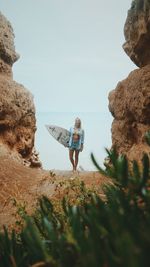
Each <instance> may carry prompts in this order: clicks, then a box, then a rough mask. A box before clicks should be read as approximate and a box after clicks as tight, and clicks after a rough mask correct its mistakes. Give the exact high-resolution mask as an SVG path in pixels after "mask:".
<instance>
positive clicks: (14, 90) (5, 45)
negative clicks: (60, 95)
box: [0, 13, 40, 167]
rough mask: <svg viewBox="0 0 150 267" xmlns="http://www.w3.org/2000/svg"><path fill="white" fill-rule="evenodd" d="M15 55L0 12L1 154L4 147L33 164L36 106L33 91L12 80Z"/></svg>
mask: <svg viewBox="0 0 150 267" xmlns="http://www.w3.org/2000/svg"><path fill="white" fill-rule="evenodd" d="M18 58H19V55H18V54H17V53H16V51H15V47H14V33H13V29H12V27H11V25H10V23H9V22H8V21H7V19H6V18H5V17H4V16H3V15H2V14H1V13H0V153H1V154H2V153H3V152H4V150H5V153H6V151H7V153H8V155H12V156H13V159H16V160H19V161H20V162H22V163H25V164H26V162H28V165H30V166H32V160H31V157H32V158H33V153H34V151H33V149H34V135H35V131H36V119H35V107H34V102H33V96H32V94H31V93H30V92H29V91H28V90H27V89H26V88H24V86H23V85H21V84H18V83H17V82H15V81H13V75H12V65H13V63H14V62H15V61H16V60H17V59H18ZM4 146H5V149H4ZM35 165H36V164H34V166H35ZM39 165H40V163H39V160H37V166H38V167H39Z"/></svg>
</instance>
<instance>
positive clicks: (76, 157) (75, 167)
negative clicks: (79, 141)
mask: <svg viewBox="0 0 150 267" xmlns="http://www.w3.org/2000/svg"><path fill="white" fill-rule="evenodd" d="M78 161H79V150H75V164H74V169H75V171H76V170H77V166H78Z"/></svg>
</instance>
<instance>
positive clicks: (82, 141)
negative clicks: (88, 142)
mask: <svg viewBox="0 0 150 267" xmlns="http://www.w3.org/2000/svg"><path fill="white" fill-rule="evenodd" d="M81 144H84V130H82V135H81Z"/></svg>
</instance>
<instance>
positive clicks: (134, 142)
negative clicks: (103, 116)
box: [109, 65, 150, 160]
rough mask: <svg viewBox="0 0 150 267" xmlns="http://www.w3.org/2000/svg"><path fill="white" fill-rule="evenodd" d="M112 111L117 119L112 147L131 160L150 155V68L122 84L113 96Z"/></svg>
mask: <svg viewBox="0 0 150 267" xmlns="http://www.w3.org/2000/svg"><path fill="white" fill-rule="evenodd" d="M109 109H110V111H111V113H112V115H113V117H114V121H113V123H112V143H113V144H112V145H113V146H115V147H116V148H117V151H118V152H119V153H123V154H126V155H127V156H128V158H129V159H131V160H133V159H137V160H138V159H141V158H142V155H143V152H146V153H148V152H149V153H150V147H149V146H148V144H147V143H146V140H145V133H146V132H147V131H148V130H150V65H147V66H145V67H144V68H142V69H137V70H134V71H133V72H131V73H130V75H129V76H128V78H127V79H125V80H123V81H122V82H119V83H118V85H117V87H116V89H115V90H113V91H111V92H110V94H109ZM139 155H140V156H139Z"/></svg>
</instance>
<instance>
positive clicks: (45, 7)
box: [0, 0, 136, 113]
mask: <svg viewBox="0 0 150 267" xmlns="http://www.w3.org/2000/svg"><path fill="white" fill-rule="evenodd" d="M130 5H131V0H125V1H120V0H109V1H104V0H103V1H102V0H0V10H1V11H2V12H3V14H4V15H5V16H6V17H7V18H8V19H9V20H10V22H11V23H12V25H13V28H14V32H15V35H16V38H15V45H16V50H17V52H19V53H20V55H21V58H20V60H19V61H18V62H17V63H15V64H14V67H13V70H14V79H15V80H16V81H18V82H20V83H22V84H23V85H24V86H26V87H27V88H28V89H29V90H30V91H31V92H32V93H33V94H34V97H35V103H36V108H37V110H38V111H85V112H86V111H98V112H102V113H103V112H104V113H105V112H108V107H107V106H108V100H107V97H108V92H109V91H110V90H112V89H114V88H115V87H116V84H117V83H118V81H119V80H122V79H124V78H125V77H126V76H127V75H128V74H129V72H130V71H131V70H133V69H134V68H136V67H135V66H134V65H133V63H132V62H131V60H130V59H129V58H128V57H127V55H126V54H125V53H124V51H123V49H122V44H123V43H124V35H123V27H124V22H125V19H126V16H127V10H128V9H129V7H130Z"/></svg>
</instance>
